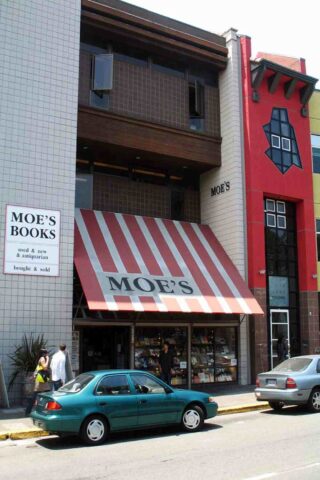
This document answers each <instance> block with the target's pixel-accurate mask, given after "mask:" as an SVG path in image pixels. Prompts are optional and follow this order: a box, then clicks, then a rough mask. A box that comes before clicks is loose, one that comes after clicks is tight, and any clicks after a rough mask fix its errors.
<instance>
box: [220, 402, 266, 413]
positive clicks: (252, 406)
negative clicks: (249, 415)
mask: <svg viewBox="0 0 320 480" xmlns="http://www.w3.org/2000/svg"><path fill="white" fill-rule="evenodd" d="M267 408H270V406H269V403H268V402H259V403H248V404H245V405H241V406H235V407H222V408H218V415H230V414H232V413H245V412H254V411H256V410H266V409H267Z"/></svg>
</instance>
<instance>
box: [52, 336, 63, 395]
mask: <svg viewBox="0 0 320 480" xmlns="http://www.w3.org/2000/svg"><path fill="white" fill-rule="evenodd" d="M50 368H51V379H52V386H53V390H58V388H60V387H62V385H64V384H65V382H66V346H65V344H64V343H62V344H61V345H60V346H59V351H58V352H56V353H55V354H54V355H53V357H52V360H51V363H50Z"/></svg>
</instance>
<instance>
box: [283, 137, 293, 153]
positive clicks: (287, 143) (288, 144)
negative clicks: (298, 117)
mask: <svg viewBox="0 0 320 480" xmlns="http://www.w3.org/2000/svg"><path fill="white" fill-rule="evenodd" d="M281 145H282V150H286V151H287V152H291V142H290V138H285V137H282V138H281Z"/></svg>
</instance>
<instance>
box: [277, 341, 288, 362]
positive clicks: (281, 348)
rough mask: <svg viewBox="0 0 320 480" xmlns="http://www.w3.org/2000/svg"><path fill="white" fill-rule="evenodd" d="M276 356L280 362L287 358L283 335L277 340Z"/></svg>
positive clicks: (285, 342)
mask: <svg viewBox="0 0 320 480" xmlns="http://www.w3.org/2000/svg"><path fill="white" fill-rule="evenodd" d="M277 354H278V360H279V361H280V362H282V361H283V360H285V359H286V358H288V343H287V340H286V339H285V337H284V335H280V336H279V338H278V343H277Z"/></svg>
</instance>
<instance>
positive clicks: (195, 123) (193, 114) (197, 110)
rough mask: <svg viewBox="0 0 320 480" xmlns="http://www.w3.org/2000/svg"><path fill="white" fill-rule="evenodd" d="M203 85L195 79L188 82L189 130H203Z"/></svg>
mask: <svg viewBox="0 0 320 480" xmlns="http://www.w3.org/2000/svg"><path fill="white" fill-rule="evenodd" d="M204 103H205V102H204V85H203V84H202V83H201V82H199V81H198V80H195V81H194V82H190V83H189V119H190V123H189V126H190V128H191V130H197V131H203V130H204Z"/></svg>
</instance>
